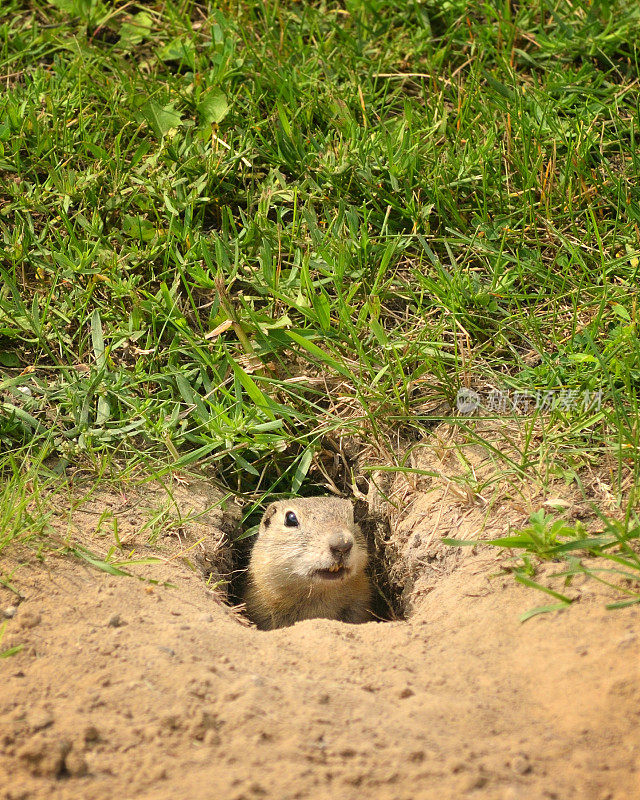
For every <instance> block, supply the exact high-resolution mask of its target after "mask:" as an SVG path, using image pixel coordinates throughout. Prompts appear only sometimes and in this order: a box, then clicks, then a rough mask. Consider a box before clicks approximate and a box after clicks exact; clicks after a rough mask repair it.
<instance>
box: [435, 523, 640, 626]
mask: <svg viewBox="0 0 640 800" xmlns="http://www.w3.org/2000/svg"><path fill="white" fill-rule="evenodd" d="M601 520H602V522H603V528H602V530H601V531H600V532H599V533H597V534H591V533H588V532H587V530H586V528H585V526H584V525H583V524H582V523H580V522H575V523H570V522H567V521H565V520H563V519H556V518H555V517H554V516H553V514H547V513H545V511H544V510H543V509H540V510H539V511H536V512H535V513H533V514H531V516H530V518H529V525H527V526H526V527H525V528H522V529H521V530H518V531H515V532H514V533H513V534H509V535H508V536H504V537H502V538H500V539H490V540H488V541H481V540H474V541H467V540H459V539H443V542H444V543H445V544H448V545H451V546H457V547H462V546H469V545H479V544H486V545H490V546H492V547H499V548H500V549H503V550H514V551H516V553H517V554H518V558H519V561H518V562H517V563H516V564H515V565H514V566H512V567H510V570H511V572H512V573H513V575H514V577H515V579H516V580H517V581H518V582H520V583H522V584H524V585H525V586H530V587H532V588H535V589H538V590H540V591H542V592H545V593H546V594H549V595H551V596H552V597H553V598H555V599H556V600H557V601H558V602H557V603H556V604H553V605H549V606H541V607H539V608H535V609H532V610H531V611H528V612H527V613H526V614H524V615H523V617H522V620H523V621H524V620H526V619H529V618H530V617H532V616H534V615H535V614H539V613H543V612H546V611H555V610H558V609H561V608H564V607H565V606H567V605H569V604H570V603H571V602H572V599H571V598H569V597H567V596H566V595H565V594H562V593H561V592H559V591H556V590H555V589H552V588H550V587H548V586H544V585H543V584H541V583H538V582H537V581H535V580H534V576H535V575H536V559H537V560H538V563H539V561H556V562H565V563H566V564H567V567H566V568H565V569H562V570H561V571H560V572H557V573H555V574H553V575H552V576H551V580H554V579H561V581H562V583H563V584H564V585H565V586H568V585H570V584H571V580H572V578H573V577H574V576H576V575H586V576H588V577H590V578H593V579H594V580H597V581H600V582H601V583H603V584H605V585H607V586H609V587H610V588H612V589H614V590H615V591H616V592H619V593H621V594H623V595H625V596H626V597H625V599H623V600H619V601H616V602H613V603H609V604H608V605H607V608H611V609H613V608H623V607H626V606H629V605H634V604H636V603H640V556H639V555H638V553H637V552H636V549H637V548H634V547H633V546H632V543H633V542H635V540H637V539H640V523H639V522H638V520H637V519H635V520H634V522H633V523H631V522H630V521H624V522H619V521H617V520H612V519H607V518H604V517H601ZM577 554H583V555H581V556H580V557H578V555H577ZM596 558H601V559H605V560H606V561H609V562H610V564H611V566H607V567H603V566H599V565H598V566H594V564H593V560H594V559H596Z"/></svg>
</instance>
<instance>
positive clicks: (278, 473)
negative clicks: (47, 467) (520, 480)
mask: <svg viewBox="0 0 640 800" xmlns="http://www.w3.org/2000/svg"><path fill="white" fill-rule="evenodd" d="M639 25H640V7H639V6H638V4H637V2H635V0H617V1H616V0H601V1H599V0H593V1H592V2H589V1H588V0H576V1H575V2H566V1H565V0H522V2H518V3H509V2H494V3H485V4H472V5H470V4H469V3H467V2H462V0H444V1H443V0H439V1H438V2H431V0H426V1H425V2H417V0H415V1H413V0H407V2H404V3H398V2H390V1H389V0H346V2H344V3H333V2H329V3H325V2H322V3H315V2H314V3H311V2H309V3H294V2H287V1H286V0H270V1H269V2H264V3H263V2H246V1H245V0H238V2H231V1H230V0H229V2H220V3H206V2H202V3H197V2H190V1H189V0H181V2H169V1H167V2H157V3H154V2H146V3H143V2H140V3H106V2H105V3H103V2H98V1H97V0H52V2H45V0H34V2H30V3H29V2H27V3H25V2H18V1H17V0H5V2H4V4H3V9H2V11H0V79H1V82H2V86H3V91H2V94H0V241H1V245H0V246H1V248H2V249H1V251H0V265H1V266H0V280H1V286H0V448H1V450H2V452H3V454H4V455H3V457H2V458H3V465H4V467H3V469H4V474H5V475H6V476H7V477H6V480H5V487H6V486H7V485H10V481H11V480H13V479H14V477H12V476H15V474H16V472H15V469H14V467H15V465H16V464H20V461H21V459H22V458H23V453H24V448H25V447H29V448H30V450H31V452H38V453H39V455H38V458H39V460H43V459H48V460H47V462H46V463H48V464H51V463H56V464H57V467H56V468H57V469H58V470H59V471H60V472H63V473H64V472H66V473H67V474H69V473H71V472H73V470H75V469H77V468H78V467H81V468H82V469H84V470H90V471H95V472H98V473H101V474H103V473H104V471H105V470H116V471H122V470H130V471H131V472H135V470H136V469H138V468H142V467H145V468H146V467H150V468H151V469H153V470H154V472H155V473H157V474H161V473H162V471H163V470H165V469H166V470H169V469H191V468H199V467H200V466H201V465H203V464H213V465H214V466H215V468H216V469H217V473H218V476H219V479H220V480H221V481H223V482H224V483H225V484H226V485H227V486H228V487H229V488H230V489H231V490H233V491H237V492H242V493H243V494H244V495H245V496H249V497H251V498H253V499H254V500H255V501H256V502H257V501H258V500H259V499H260V498H261V497H262V496H264V495H266V494H268V493H287V492H298V491H308V490H310V489H312V487H313V484H314V483H322V482H323V478H322V474H321V471H320V469H319V468H320V467H322V468H324V469H325V470H326V469H329V468H330V465H331V464H332V463H333V461H334V454H335V453H336V452H339V451H340V450H341V444H340V442H341V441H343V439H344V437H350V438H351V439H353V440H356V441H360V440H366V441H368V442H372V443H373V444H374V445H375V446H376V447H377V449H378V452H379V453H380V461H381V463H387V464H389V463H393V461H394V455H393V453H394V446H395V445H394V442H397V441H398V439H399V440H400V442H401V443H403V444H406V443H410V442H412V441H415V440H416V437H422V436H424V435H425V432H427V431H428V429H429V427H430V426H431V425H432V424H433V423H434V422H435V421H436V420H437V419H440V418H443V417H448V416H449V412H448V411H447V410H446V409H447V408H448V407H451V406H455V398H456V392H457V391H458V389H459V388H460V387H464V386H471V387H473V388H476V389H477V390H479V391H481V392H484V391H488V390H489V388H490V387H501V388H502V389H504V390H509V391H518V390H527V391H530V390H533V389H538V390H551V389H560V388H562V387H564V388H569V389H572V390H575V391H576V392H577V393H578V394H579V395H580V396H582V394H583V393H584V392H585V391H586V392H590V393H594V392H597V391H599V390H602V408H601V409H594V408H583V407H582V406H581V405H580V404H577V405H574V406H572V407H568V408H564V407H556V408H553V409H552V410H551V411H550V412H549V413H548V414H546V415H545V416H544V420H543V422H544V424H543V431H542V434H541V435H536V436H533V435H531V429H529V433H527V435H525V436H524V441H525V445H523V446H522V447H521V449H520V452H519V455H518V458H517V459H516V460H515V461H514V460H513V458H511V459H510V461H508V462H507V461H506V460H505V463H504V466H505V469H506V470H515V471H517V472H518V473H519V474H520V475H531V474H533V475H535V476H537V478H538V479H540V480H542V481H549V480H552V479H556V478H562V479H565V480H567V481H573V480H579V474H580V471H581V469H583V468H584V467H587V466H588V467H590V468H591V467H594V466H598V467H599V468H602V469H604V470H605V471H607V472H608V474H609V476H610V482H611V485H612V487H613V490H614V492H616V493H618V494H619V496H620V498H622V497H623V496H624V498H625V500H624V502H627V503H629V504H633V503H634V502H635V493H636V486H637V484H638V470H639V465H640V460H639V458H638V436H639V430H640V429H639V426H638V402H637V389H638V383H639V381H640V344H639V340H638V337H637V330H636V326H637V288H636V287H637V281H638V271H639V268H640V266H639V265H640V262H639V258H640V233H639V229H638V222H639V220H640V186H639V184H638V175H639V171H640V170H639V166H640V164H639V157H638V152H637V136H638V131H637V126H638V101H639V91H638V78H639V77H640V74H639V63H638V42H639V38H640V37H639V36H638V33H637V31H638V27H639ZM456 419H458V420H460V421H461V424H464V425H468V423H469V420H468V419H465V418H460V417H456ZM534 424H536V425H539V424H541V419H538V418H537V417H536V418H524V417H523V418H522V425H523V426H524V427H525V428H527V426H530V425H534ZM487 444H488V445H489V444H490V443H487ZM55 459H58V460H57V462H56V461H55ZM11 464H13V465H14V467H12V466H11ZM351 467H352V465H351V464H347V465H346V467H344V468H343V471H342V473H341V475H340V480H342V481H346V483H350V482H351V481H353V480H356V479H357V478H358V477H359V476H357V475H351V474H350V468H351ZM334 478H335V475H334ZM335 479H336V480H338V478H335ZM7 481H9V484H7ZM5 491H7V490H6V488H5ZM8 491H9V492H10V494H11V490H8ZM621 502H622V500H621Z"/></svg>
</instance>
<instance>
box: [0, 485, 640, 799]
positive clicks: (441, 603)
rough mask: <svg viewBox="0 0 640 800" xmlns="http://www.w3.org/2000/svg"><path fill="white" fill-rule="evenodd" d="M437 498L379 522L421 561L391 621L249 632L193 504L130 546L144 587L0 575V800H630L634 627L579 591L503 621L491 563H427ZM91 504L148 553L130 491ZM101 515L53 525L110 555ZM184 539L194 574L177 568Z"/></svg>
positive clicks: (632, 615)
mask: <svg viewBox="0 0 640 800" xmlns="http://www.w3.org/2000/svg"><path fill="white" fill-rule="evenodd" d="M441 490H443V489H442V487H440V488H439V489H438V491H441ZM184 491H185V493H186V495H184V496H186V497H187V498H189V502H190V503H193V498H194V495H195V493H193V492H191V491H190V487H186V488H185V490H184ZM435 492H436V488H435V487H434V492H432V493H430V494H431V496H433V497H436V494H435ZM172 493H173V490H172ZM149 497H150V495H148V494H147V493H146V492H143V493H142V495H140V496H139V499H140V502H141V503H142V501H143V500H144V501H145V502H146V501H148V500H149ZM451 497H456V496H455V495H450V494H449V495H447V500H442V498H441V500H440V501H439V502H441V503H442V504H443V510H442V514H441V517H440V521H438V523H437V525H436V524H435V523H436V520H437V517H434V516H433V513H431V512H430V513H429V514H426V516H421V515H422V514H423V512H422V511H420V509H419V507H418V503H417V500H416V502H415V503H413V505H412V506H411V507H410V508H408V509H407V511H408V513H407V516H406V519H407V520H410V523H407V526H406V527H402V525H400V523H398V524H397V526H396V527H397V531H398V533H397V537H398V538H397V542H396V546H397V553H402V552H403V551H404V548H406V547H413V549H414V550H415V549H418V548H416V547H414V545H413V544H412V542H413V540H414V539H415V537H416V536H419V537H420V542H421V544H420V547H422V548H424V549H423V550H422V552H421V555H420V557H419V559H418V560H420V559H421V560H422V562H424V563H422V562H421V563H422V567H420V566H417V567H416V566H415V565H414V567H412V568H411V570H408V571H407V573H406V574H407V575H408V574H409V573H410V574H411V575H414V579H413V580H412V582H411V587H412V588H411V589H410V596H411V606H412V608H413V612H412V614H411V616H410V618H409V619H408V620H407V621H406V622H372V623H367V624H365V625H359V626H353V625H345V624H342V623H338V622H331V621H328V620H311V621H305V622H301V623H298V624H296V625H295V626H293V627H292V628H286V629H281V630H277V631H273V632H260V631H257V630H255V629H253V628H251V627H248V626H247V625H246V623H245V621H244V620H243V619H242V617H240V616H239V615H238V614H237V613H236V612H234V611H233V610H232V609H230V608H229V607H228V606H226V605H225V604H224V603H223V602H222V599H223V598H222V595H221V593H220V591H219V589H213V588H212V585H213V584H214V583H217V582H218V581H219V580H220V576H221V575H222V574H223V573H224V572H225V570H228V569H230V568H231V557H230V556H229V553H228V550H227V547H228V541H229V536H228V534H226V533H225V528H227V526H229V525H231V526H232V525H233V524H235V522H234V518H235V516H236V515H234V514H233V513H231V514H229V511H227V512H225V513H226V514H227V515H228V516H229V519H225V514H223V513H222V512H217V511H214V510H213V509H209V511H207V512H206V513H210V514H211V515H213V516H211V517H209V518H208V520H207V522H206V524H205V522H204V515H205V508H206V507H208V506H207V504H208V503H210V501H211V500H212V498H211V497H209V498H208V499H205V501H199V504H198V505H197V507H193V508H192V513H191V524H193V525H195V524H200V523H201V524H204V525H205V528H207V530H206V531H204V532H203V531H202V530H199V531H198V530H196V529H195V528H194V529H189V527H188V524H182V523H184V522H185V516H189V515H185V513H184V508H181V507H180V502H179V501H175V500H173V501H171V502H170V503H169V505H170V506H171V504H172V503H173V506H172V507H173V509H174V511H173V512H171V513H173V514H174V516H173V517H171V514H170V513H169V512H167V514H168V516H165V517H164V522H162V523H161V524H160V525H159V526H158V530H162V531H166V530H167V520H169V522H170V520H171V519H173V520H174V523H175V524H173V523H171V524H168V527H169V528H171V530H173V531H174V533H173V534H172V536H171V537H166V536H158V537H155V533H154V534H153V536H152V538H154V537H155V543H154V545H153V547H152V548H150V549H149V550H148V553H154V554H155V555H156V556H157V555H158V553H160V555H161V561H160V562H158V563H155V564H146V565H141V566H139V567H137V568H135V569H137V570H139V571H141V572H142V573H144V574H145V575H151V576H153V577H154V579H156V580H158V581H159V583H157V584H151V583H149V582H147V581H144V580H139V579H138V578H136V577H114V576H112V575H109V574H106V573H104V572H100V571H96V570H95V569H94V568H92V567H91V566H90V565H89V564H88V563H86V562H83V561H81V560H78V559H70V558H64V559H51V558H50V559H48V560H47V561H45V563H44V564H42V563H41V562H39V561H37V560H36V559H35V558H33V557H31V558H30V559H26V558H24V559H23V561H22V563H21V565H20V566H18V565H8V564H7V565H5V566H4V568H3V571H4V572H5V573H6V572H8V570H9V569H11V570H13V567H16V570H15V572H13V575H12V579H11V584H12V586H13V587H14V590H15V591H18V592H19V593H20V594H21V595H22V598H23V599H22V601H21V602H17V595H16V594H15V591H14V592H11V591H9V590H8V589H0V599H1V600H2V605H1V606H0V608H4V609H7V608H8V607H9V606H11V607H12V608H8V610H7V615H8V619H7V629H6V634H5V637H4V640H3V642H2V649H5V648H7V647H10V646H16V645H23V647H22V650H21V651H20V652H19V653H18V654H17V655H15V656H13V657H11V658H7V659H2V660H0V670H1V672H2V680H1V681H0V719H1V720H2V724H1V727H0V787H1V789H0V797H1V798H3V800H18V798H19V799H20V800H27V798H30V799H31V798H32V799H33V800H39V798H47V799H49V798H60V799H62V798H65V799H66V798H88V797H90V798H92V799H94V800H101V799H102V798H104V799H105V800H106V798H109V800H111V798H113V797H123V798H134V797H135V798H149V799H151V798H165V797H173V798H177V800H180V799H181V798H185V800H186V798H189V800H198V798H203V800H204V798H211V797H224V798H228V799H229V800H243V799H244V800H249V799H250V798H265V797H278V798H284V799H285V800H286V799H288V798H291V799H292V800H293V798H305V797H313V798H324V797H326V798H329V797H332V798H335V797H338V798H361V797H363V796H364V797H375V798H385V799H386V798H389V800H391V799H392V798H393V799H394V800H420V798H436V797H437V798H438V799H439V800H440V799H441V798H449V797H451V798H454V797H466V796H469V797H471V798H483V799H484V798H486V800H494V799H495V800H517V799H519V800H527V799H528V798H532V799H533V798H535V799H536V800H538V798H558V799H559V800H569V799H570V798H576V800H578V798H580V800H605V798H607V799H608V800H626V798H631V797H635V796H637V795H638V788H639V786H640V783H639V781H640V774H639V769H638V768H639V763H638V756H639V754H640V733H639V731H640V680H639V679H640V638H639V635H638V632H637V630H638V623H639V621H640V611H639V610H638V609H637V608H634V607H631V608H627V609H623V610H620V611H616V612H610V611H606V610H605V608H604V602H603V597H604V595H603V594H602V591H601V590H600V589H596V588H595V584H585V585H584V586H583V587H581V595H580V602H578V603H577V604H575V605H574V606H572V607H571V609H570V610H569V611H567V612H563V613H562V614H555V615H544V616H539V617H536V618H534V619H531V620H530V621H529V622H527V623H526V624H525V625H521V624H520V623H519V622H518V617H519V615H520V613H522V612H523V611H526V610H527V609H529V608H531V607H532V606H533V605H537V604H538V603H539V597H537V595H536V594H535V593H532V592H531V590H527V589H525V588H523V587H519V586H518V585H516V584H514V583H513V581H512V579H511V578H510V577H508V576H502V577H495V575H496V572H497V570H496V562H495V556H494V554H493V553H489V552H488V551H482V550H479V551H478V552H470V551H465V553H464V555H462V556H460V555H458V556H455V557H454V558H455V559H456V561H455V564H454V562H451V563H450V564H447V566H446V568H443V567H442V564H443V563H444V562H443V560H442V559H440V561H438V559H437V558H435V557H434V558H432V560H431V561H429V558H431V557H432V556H434V552H432V551H430V550H429V548H430V547H437V548H441V547H442V545H440V544H439V542H437V540H438V539H439V537H440V535H441V533H442V528H443V527H444V530H445V531H446V532H447V534H448V535H454V536H459V535H460V533H459V530H456V524H455V514H456V513H459V514H464V513H467V512H466V511H464V508H465V507H466V506H465V503H467V500H466V499H465V498H464V497H458V498H457V501H458V502H459V503H460V505H459V506H456V507H454V508H451V507H449V506H448V505H446V503H448V502H449V500H450V499H451ZM174 498H175V493H174ZM217 499H219V497H218V498H217ZM213 501H214V502H216V500H215V499H214V500H213ZM91 502H92V503H97V504H98V506H97V507H96V508H91V509H89V511H91V512H93V511H96V510H98V508H99V507H102V508H103V510H104V508H108V509H110V511H109V513H110V514H111V515H112V516H113V517H114V518H118V519H121V523H119V527H118V537H119V538H120V541H121V542H122V540H123V537H129V542H128V546H129V547H133V544H134V542H135V540H136V537H137V539H138V541H137V543H136V552H137V555H138V556H140V555H145V554H147V551H146V550H145V547H144V546H143V544H142V540H146V539H148V538H149V533H150V527H149V526H147V525H146V522H148V520H149V519H156V518H157V511H158V510H159V509H161V508H162V507H164V506H163V503H164V501H163V503H161V504H160V506H158V503H156V502H155V501H154V502H150V503H147V508H146V509H144V508H142V506H141V505H140V504H137V505H136V504H135V503H134V505H133V506H132V508H135V509H137V511H132V510H131V508H130V509H129V511H126V513H123V503H131V502H132V501H131V497H123V496H122V495H121V493H119V492H115V493H110V492H107V491H106V490H101V492H100V496H99V497H98V496H94V497H93V498H92V499H91ZM505 502H506V501H505ZM203 503H204V505H203ZM109 504H111V505H109ZM466 508H467V511H469V508H470V507H466ZM477 510H478V511H479V512H482V511H483V509H482V508H481V507H480V506H478V508H477ZM525 510H526V509H524V510H523V513H524V511H525ZM85 511H86V509H85ZM485 511H486V509H485ZM425 513H426V512H425ZM505 513H506V510H505ZM129 514H131V515H133V514H139V516H137V517H136V518H135V520H134V519H133V516H131V517H130V518H129V516H128V515H129ZM514 516H515V515H514ZM125 517H126V518H127V519H129V523H127V524H130V525H131V530H128V529H127V531H125V527H124V525H125V523H124V519H125ZM196 517H197V518H198V519H199V520H200V522H199V523H197V520H196ZM61 518H63V519H65V520H67V522H66V523H65V524H66V525H67V527H68V526H69V523H68V519H69V517H68V515H61ZM100 519H102V522H101V523H100V524H98V520H100ZM105 519H106V517H104V516H102V517H101V515H100V514H98V516H97V517H96V515H95V514H94V513H88V514H87V515H86V516H85V517H82V518H81V517H80V516H79V515H78V513H75V514H74V515H73V522H72V524H71V527H72V528H73V529H74V531H75V534H76V535H78V536H81V538H82V540H83V541H84V542H85V543H90V546H91V548H92V549H93V551H94V552H100V553H102V554H104V553H105V552H107V551H108V549H109V547H110V546H111V545H112V544H113V535H112V532H113V525H112V524H111V523H110V524H109V525H107V524H106V523H105ZM178 520H182V523H179V522H178ZM447 520H448V526H447ZM96 527H97V528H98V534H97V535H96ZM151 527H153V526H151ZM457 527H458V529H459V527H460V526H457ZM141 528H143V531H142V532H140V529H141ZM227 529H228V528H227ZM154 530H155V529H154ZM107 531H109V536H107V535H106V532H107ZM176 531H177V532H176ZM101 534H102V535H104V538H103V539H101V538H100V536H101ZM203 535H205V536H208V537H209V538H208V539H207V540H206V541H207V542H208V545H207V546H206V547H205V552H206V554H207V559H208V562H207V563H208V566H207V568H206V569H203V568H202V567H200V568H197V567H195V566H194V563H193V560H192V558H191V556H193V554H194V553H195V552H197V551H198V549H199V548H202V547H203V546H204V540H203ZM158 548H159V549H158ZM397 563H398V564H399V563H400V561H398V562H397ZM433 564H435V565H436V566H437V565H438V564H440V568H438V569H437V570H436V572H437V578H436V572H433V573H431V574H430V575H427V573H428V568H429V567H430V565H433ZM454 567H455V568H454ZM398 568H399V567H398ZM421 568H422V569H424V568H426V571H425V575H426V577H425V578H424V581H426V583H424V582H423V583H421V578H420V569H421ZM204 572H206V573H207V574H209V575H214V576H215V579H214V580H212V581H209V584H207V581H205V580H203V573H204ZM492 576H494V577H492ZM169 583H170V584H171V585H167V584H169Z"/></svg>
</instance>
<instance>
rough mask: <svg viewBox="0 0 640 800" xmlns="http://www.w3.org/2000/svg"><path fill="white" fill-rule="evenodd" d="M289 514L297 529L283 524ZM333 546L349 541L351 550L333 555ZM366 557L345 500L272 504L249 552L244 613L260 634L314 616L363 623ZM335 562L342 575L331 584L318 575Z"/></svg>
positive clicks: (366, 606) (368, 591)
mask: <svg viewBox="0 0 640 800" xmlns="http://www.w3.org/2000/svg"><path fill="white" fill-rule="evenodd" d="M289 511H293V512H294V513H295V515H296V517H297V520H298V523H299V524H298V526H296V527H288V526H286V525H285V515H286V514H287V512H289ZM336 542H337V543H338V544H342V545H347V546H348V543H351V550H350V551H349V552H348V553H346V554H344V555H343V554H341V553H339V552H337V551H336V549H335V547H334V548H333V549H332V545H335V544H336ZM367 558H368V556H367V544H366V541H365V539H364V536H363V535H362V532H361V531H360V528H359V527H358V525H356V523H355V522H354V521H353V506H352V505H351V503H350V502H349V501H348V500H339V499H338V498H335V497H305V498H295V499H293V500H280V501H278V502H276V503H272V504H271V505H270V506H269V507H268V508H267V510H266V511H265V513H264V516H263V518H262V522H261V523H260V530H259V532H258V536H257V539H256V542H255V544H254V546H253V551H252V553H251V561H250V564H249V576H248V584H247V591H246V593H245V602H246V606H247V614H248V616H249V618H250V619H252V620H253V621H254V622H255V623H256V624H257V625H258V627H259V628H263V629H265V630H270V629H272V628H281V627H283V626H285V625H293V623H294V622H297V621H298V620H302V619H313V618H316V617H324V618H326V619H337V620H342V621H344V622H365V621H366V620H367V619H369V602H370V597H371V589H370V586H369V579H368V577H367V574H366V572H365V568H366V565H367ZM338 564H341V565H343V567H344V574H342V573H341V574H340V577H337V578H335V579H333V580H329V579H327V578H326V577H322V575H323V574H325V575H326V571H327V570H328V569H329V568H330V567H332V566H333V567H334V568H335V567H336V566H337V565H338ZM318 570H323V571H324V573H318V572H317V571H318Z"/></svg>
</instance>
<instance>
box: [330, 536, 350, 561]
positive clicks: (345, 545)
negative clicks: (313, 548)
mask: <svg viewBox="0 0 640 800" xmlns="http://www.w3.org/2000/svg"><path fill="white" fill-rule="evenodd" d="M352 547H353V539H351V538H350V537H347V536H345V535H344V534H342V533H339V534H334V535H333V536H332V537H331V538H330V539H329V550H331V553H332V554H333V555H334V556H335V557H336V558H344V557H345V556H348V555H349V553H350V552H351V548H352Z"/></svg>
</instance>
